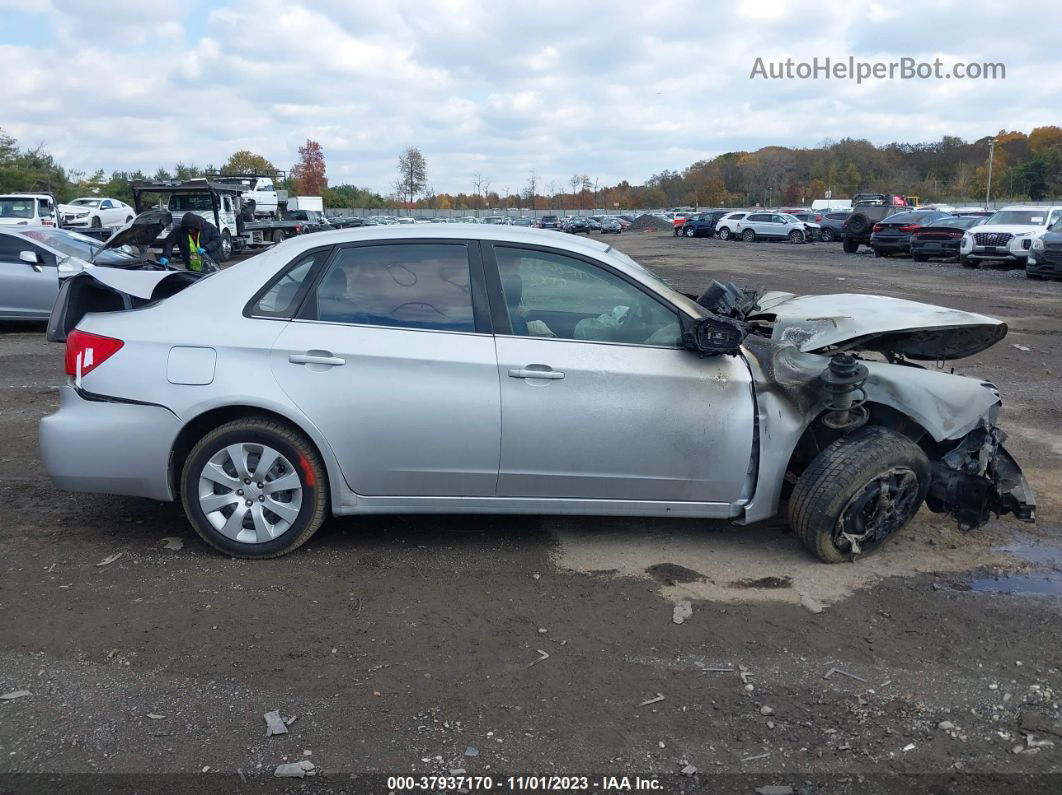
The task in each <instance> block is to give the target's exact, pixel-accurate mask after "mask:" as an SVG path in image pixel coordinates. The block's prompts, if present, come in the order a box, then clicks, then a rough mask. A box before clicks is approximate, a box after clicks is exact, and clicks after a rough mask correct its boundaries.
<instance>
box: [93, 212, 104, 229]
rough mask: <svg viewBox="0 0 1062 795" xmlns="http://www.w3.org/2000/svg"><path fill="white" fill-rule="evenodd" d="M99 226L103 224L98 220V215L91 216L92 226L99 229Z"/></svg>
mask: <svg viewBox="0 0 1062 795" xmlns="http://www.w3.org/2000/svg"><path fill="white" fill-rule="evenodd" d="M101 226H103V221H101V220H100V217H99V216H98V215H94V216H92V228H93V229H99V228H100V227H101Z"/></svg>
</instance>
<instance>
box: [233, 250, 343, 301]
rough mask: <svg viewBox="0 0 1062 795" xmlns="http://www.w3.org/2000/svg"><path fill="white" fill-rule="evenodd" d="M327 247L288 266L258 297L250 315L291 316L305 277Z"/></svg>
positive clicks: (323, 255) (325, 253)
mask: <svg viewBox="0 0 1062 795" xmlns="http://www.w3.org/2000/svg"><path fill="white" fill-rule="evenodd" d="M328 251H329V250H328V249H325V250H323V251H313V252H311V253H309V254H307V255H306V256H305V257H303V258H302V259H301V260H299V261H298V262H296V263H295V265H294V266H292V267H290V268H288V269H287V270H286V271H284V273H282V274H281V275H280V277H279V278H278V279H277V280H276V281H275V282H273V284H271V285H270V286H269V288H268V289H267V290H266V291H265V293H263V294H262V297H261V298H259V299H258V301H257V302H256V303H255V305H254V307H253V308H252V310H251V314H252V315H258V316H264V317H291V316H292V315H293V314H295V310H297V309H298V308H299V304H300V303H301V301H300V300H299V299H300V298H301V297H302V295H303V293H304V292H305V290H303V289H302V288H303V286H304V285H306V278H307V277H308V276H309V275H310V271H311V270H313V266H314V265H316V264H317V263H318V262H322V261H323V260H324V258H325V257H326V256H327V255H328Z"/></svg>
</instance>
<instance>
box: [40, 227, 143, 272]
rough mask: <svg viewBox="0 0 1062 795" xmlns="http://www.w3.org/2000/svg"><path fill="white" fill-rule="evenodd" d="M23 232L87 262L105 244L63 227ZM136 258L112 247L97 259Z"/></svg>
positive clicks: (97, 260) (105, 261)
mask: <svg viewBox="0 0 1062 795" xmlns="http://www.w3.org/2000/svg"><path fill="white" fill-rule="evenodd" d="M22 234H23V235H25V236H26V237H28V238H30V239H32V240H35V241H37V242H38V243H42V244H44V245H45V246H48V247H49V248H52V249H55V250H56V251H58V252H59V253H61V254H65V255H67V256H68V257H75V258H77V259H80V260H84V261H85V262H89V261H91V260H92V257H93V255H95V254H96V252H98V251H99V250H100V249H101V248H103V244H102V243H100V242H99V241H98V240H93V239H92V238H91V237H86V236H85V235H79V234H77V233H76V232H67V231H65V230H62V229H27V230H26V231H25V232H22ZM134 259H135V257H133V256H132V255H130V254H127V253H126V252H124V251H121V250H119V249H113V248H112V249H107V250H106V251H103V252H100V254H99V256H97V257H96V259H95V261H96V262H99V263H104V264H106V263H108V262H110V263H114V262H129V261H132V260H134Z"/></svg>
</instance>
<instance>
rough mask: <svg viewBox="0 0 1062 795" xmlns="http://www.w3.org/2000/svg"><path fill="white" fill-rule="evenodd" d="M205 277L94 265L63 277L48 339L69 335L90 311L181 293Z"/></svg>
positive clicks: (138, 304) (117, 308) (119, 308)
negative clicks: (91, 267) (89, 268)
mask: <svg viewBox="0 0 1062 795" xmlns="http://www.w3.org/2000/svg"><path fill="white" fill-rule="evenodd" d="M202 278H205V276H204V274H201V273H196V272H194V271H186V270H125V269H120V268H93V269H91V270H85V271H82V272H81V273H78V274H75V275H74V276H71V277H70V278H69V279H65V280H63V283H62V284H61V285H60V287H59V295H58V297H57V298H56V299H55V304H53V306H52V313H51V316H50V317H49V318H48V332H47V337H48V341H49V342H65V341H66V337H67V335H68V334H69V333H70V332H71V331H72V330H73V329H74V327H75V326H77V324H78V323H80V322H81V318H83V317H84V316H85V315H87V314H88V313H90V312H124V311H127V310H130V309H138V308H140V307H144V306H147V305H148V304H151V303H154V302H156V301H161V300H162V299H164V298H168V297H169V296H171V295H174V294H176V293H179V292H180V291H181V290H183V289H185V288H186V287H189V286H191V285H192V284H195V283H196V282H197V281H199V280H200V279H202Z"/></svg>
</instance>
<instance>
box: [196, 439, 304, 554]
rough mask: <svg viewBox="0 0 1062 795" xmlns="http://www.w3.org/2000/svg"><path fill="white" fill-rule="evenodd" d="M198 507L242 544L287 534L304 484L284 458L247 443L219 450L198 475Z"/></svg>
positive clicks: (271, 450) (295, 513) (218, 527)
mask: <svg viewBox="0 0 1062 795" xmlns="http://www.w3.org/2000/svg"><path fill="white" fill-rule="evenodd" d="M199 507H200V508H201V509H202V510H203V514H204V516H206V520H207V521H208V522H210V526H211V527H213V528H214V529H215V530H217V531H218V532H219V533H221V534H222V535H223V536H225V538H228V539H230V540H232V541H238V542H240V543H241V544H264V543H266V542H267V541H272V540H273V539H275V538H279V537H280V536H282V535H283V534H284V533H286V532H287V531H288V530H289V529H290V528H291V526H292V524H294V522H295V520H296V519H298V517H299V511H300V510H301V508H302V481H301V480H300V479H299V473H298V472H297V471H296V470H295V467H293V466H292V465H291V462H290V461H288V459H287V458H285V457H284V456H283V455H281V454H280V453H279V452H278V451H276V450H274V449H273V448H272V447H268V446H266V445H263V444H254V443H250V442H243V443H239V444H230V445H229V446H228V447H224V448H222V449H221V450H219V451H218V452H217V453H215V454H214V456H213V457H212V458H211V459H210V460H209V461H207V463H206V465H204V467H203V470H202V472H200V474H199Z"/></svg>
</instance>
